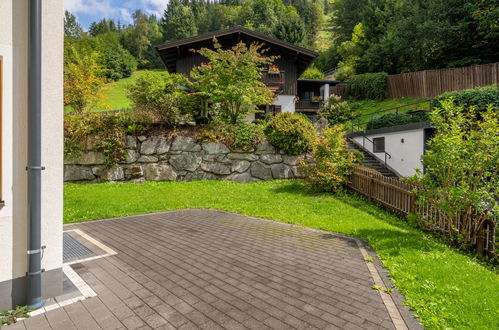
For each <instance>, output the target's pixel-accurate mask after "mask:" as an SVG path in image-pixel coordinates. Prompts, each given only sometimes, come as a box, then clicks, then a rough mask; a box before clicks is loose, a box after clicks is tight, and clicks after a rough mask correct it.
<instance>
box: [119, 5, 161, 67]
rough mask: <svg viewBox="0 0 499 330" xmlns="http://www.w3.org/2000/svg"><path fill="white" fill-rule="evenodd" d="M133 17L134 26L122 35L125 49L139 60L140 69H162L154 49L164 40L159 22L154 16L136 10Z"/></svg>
mask: <svg viewBox="0 0 499 330" xmlns="http://www.w3.org/2000/svg"><path fill="white" fill-rule="evenodd" d="M132 17H133V24H132V25H131V26H128V27H127V28H126V29H125V30H124V31H123V33H122V37H121V42H122V45H123V47H124V48H125V49H127V50H128V51H129V52H130V53H131V54H132V55H133V56H134V57H135V58H136V59H137V62H138V66H139V68H142V69H144V68H158V67H161V60H160V58H159V56H158V55H157V52H156V50H155V49H154V47H152V45H153V44H156V43H159V42H160V41H161V39H162V38H161V32H160V27H159V23H158V20H157V19H156V17H155V16H154V15H151V16H149V17H148V16H147V15H146V14H144V13H143V12H142V11H141V10H136V11H135V12H134V13H133V15H132Z"/></svg>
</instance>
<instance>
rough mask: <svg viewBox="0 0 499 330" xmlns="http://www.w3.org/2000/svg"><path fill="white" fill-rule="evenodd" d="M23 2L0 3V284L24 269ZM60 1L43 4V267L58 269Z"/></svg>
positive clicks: (25, 21) (25, 32) (25, 23)
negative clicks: (0, 192)
mask: <svg viewBox="0 0 499 330" xmlns="http://www.w3.org/2000/svg"><path fill="white" fill-rule="evenodd" d="M27 13H28V1H27V0H1V1H0V57H2V59H3V69H4V70H3V101H2V102H3V109H2V110H3V121H2V134H3V139H2V152H3V155H2V156H3V157H2V161H3V164H2V168H3V177H2V186H3V187H2V188H3V192H4V194H3V199H4V201H5V206H4V207H0V283H2V282H4V281H8V280H11V279H15V278H20V277H24V275H25V273H26V270H27V262H26V261H27V254H26V251H27V230H28V228H27V227H28V219H27V200H26V196H27V175H26V170H25V167H26V161H27V143H26V142H27V141H26V140H27V127H26V123H27V79H28V78H27V74H28V73H27V37H28V15H27ZM63 14H64V10H63V0H44V1H43V2H42V15H43V17H42V66H43V68H42V165H43V166H45V167H46V170H45V171H43V172H42V245H46V246H47V248H46V250H45V253H44V256H43V260H42V268H45V270H46V271H50V270H53V269H58V268H61V267H62V204H63V196H62V192H63V190H62V189H63V186H62V182H63V33H64V32H63Z"/></svg>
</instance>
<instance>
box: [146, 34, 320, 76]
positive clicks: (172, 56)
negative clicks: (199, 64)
mask: <svg viewBox="0 0 499 330" xmlns="http://www.w3.org/2000/svg"><path fill="white" fill-rule="evenodd" d="M214 37H215V38H217V39H218V41H219V42H220V43H221V44H223V43H229V42H234V44H235V43H237V42H239V41H241V40H242V41H245V42H255V41H256V42H262V43H264V45H265V46H264V47H265V48H270V49H271V50H273V52H277V53H281V54H283V55H286V56H292V57H294V58H295V59H296V63H297V68H298V74H300V73H301V72H303V71H305V69H306V68H307V67H308V66H309V65H310V63H311V62H312V61H313V59H314V58H316V57H317V56H318V55H319V54H318V53H316V52H314V51H312V50H310V49H307V48H303V47H300V46H296V45H294V44H291V43H289V42H286V41H282V40H279V39H276V38H273V37H270V36H268V35H265V34H263V33H260V32H256V31H253V30H250V29H247V28H244V27H242V26H236V27H233V28H230V29H226V30H218V31H214V32H209V33H204V34H201V35H198V36H195V37H190V38H185V39H181V40H176V41H170V42H165V43H163V44H160V45H157V46H155V48H156V50H157V51H158V52H159V54H160V56H161V59H162V60H163V62H164V63H165V65H166V67H167V69H168V71H170V72H175V71H176V61H177V59H178V58H180V57H183V56H187V55H188V54H189V53H190V49H199V48H202V47H209V46H211V40H212V39H213V38H214Z"/></svg>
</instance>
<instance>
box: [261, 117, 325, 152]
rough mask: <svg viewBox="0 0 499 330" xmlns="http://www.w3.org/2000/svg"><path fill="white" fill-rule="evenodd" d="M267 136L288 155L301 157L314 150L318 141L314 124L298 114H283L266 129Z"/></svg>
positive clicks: (273, 119)
mask: <svg viewBox="0 0 499 330" xmlns="http://www.w3.org/2000/svg"><path fill="white" fill-rule="evenodd" d="M264 132H265V136H266V137H267V139H268V140H269V142H270V143H272V144H273V145H274V146H276V147H278V148H279V149H281V150H283V151H284V152H286V154H288V155H299V154H302V153H304V152H308V151H311V150H312V146H313V144H314V142H315V139H316V133H315V127H314V125H313V124H312V122H311V121H310V120H309V119H308V118H307V117H305V116H304V115H300V114H297V113H289V112H281V113H279V114H277V115H276V116H275V117H274V118H272V120H271V121H270V122H269V123H268V124H267V126H266V127H265V130H264Z"/></svg>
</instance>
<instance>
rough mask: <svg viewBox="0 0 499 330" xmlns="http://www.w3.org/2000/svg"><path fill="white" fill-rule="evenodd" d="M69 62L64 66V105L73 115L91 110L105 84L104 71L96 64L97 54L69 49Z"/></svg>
mask: <svg viewBox="0 0 499 330" xmlns="http://www.w3.org/2000/svg"><path fill="white" fill-rule="evenodd" d="M66 52H67V53H71V54H72V56H71V61H69V60H68V61H67V62H66V63H65V65H64V105H67V106H70V107H71V110H72V111H73V112H75V113H79V114H81V113H83V111H86V110H89V109H92V108H93V107H94V106H96V104H97V102H98V101H99V99H100V97H101V91H102V88H103V86H104V84H105V77H104V70H103V68H102V67H101V66H100V65H99V64H98V58H99V54H98V53H97V52H95V51H91V52H82V53H81V54H80V53H78V52H77V51H76V48H74V47H69V48H68V49H66Z"/></svg>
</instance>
